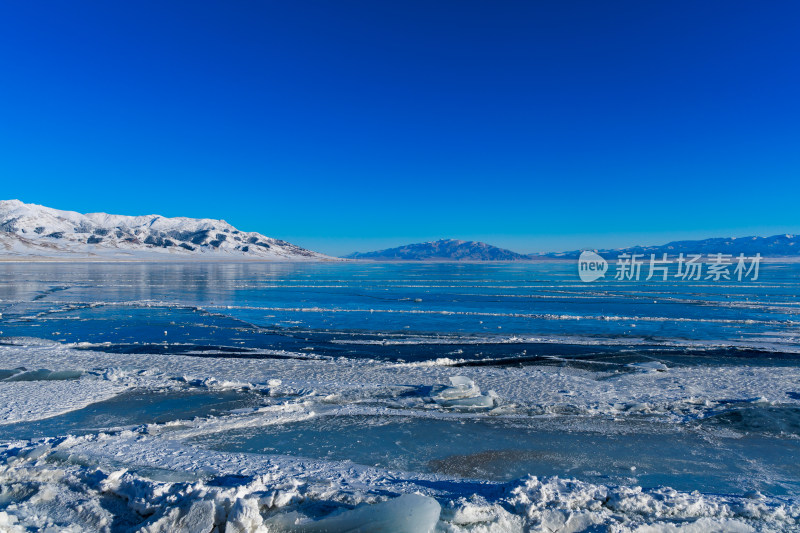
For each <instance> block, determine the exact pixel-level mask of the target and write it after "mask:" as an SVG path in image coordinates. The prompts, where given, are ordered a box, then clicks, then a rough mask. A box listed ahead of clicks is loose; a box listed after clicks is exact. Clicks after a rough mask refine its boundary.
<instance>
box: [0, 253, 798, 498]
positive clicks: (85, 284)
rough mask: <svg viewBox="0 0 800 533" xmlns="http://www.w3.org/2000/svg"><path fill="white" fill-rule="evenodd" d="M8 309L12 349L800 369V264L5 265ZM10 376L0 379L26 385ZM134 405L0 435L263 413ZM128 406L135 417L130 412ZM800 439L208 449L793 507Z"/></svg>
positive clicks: (322, 440)
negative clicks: (754, 495)
mask: <svg viewBox="0 0 800 533" xmlns="http://www.w3.org/2000/svg"><path fill="white" fill-rule="evenodd" d="M0 313H2V316H1V317H0V332H1V333H0V342H4V343H11V344H13V343H18V342H21V341H19V337H39V338H44V339H50V340H55V341H58V342H83V343H89V346H88V348H90V349H93V350H104V351H109V352H116V353H124V354H128V355H129V356H130V357H132V358H135V357H136V356H137V355H138V354H141V353H159V354H164V356H165V357H185V356H192V357H211V358H220V357H253V358H260V357H276V356H275V355H271V354H266V353H263V352H262V350H265V349H270V350H274V349H281V350H287V351H289V352H292V353H291V354H288V355H282V356H283V357H339V356H344V357H352V358H373V359H384V360H402V361H419V360H427V359H436V358H440V357H449V358H453V359H461V360H463V363H462V364H464V365H567V366H569V365H572V366H576V367H579V368H582V369H587V370H602V371H603V372H606V371H608V370H611V369H616V370H618V371H620V372H631V371H634V370H632V367H630V366H629V364H630V363H636V362H650V361H654V360H656V361H660V362H662V363H664V364H665V365H666V366H667V367H673V366H679V365H690V366H697V367H698V371H702V367H706V366H715V365H738V366H745V367H747V366H768V367H775V368H776V371H780V367H794V366H796V365H797V364H798V355H797V353H796V352H797V348H798V342H797V341H798V333H797V332H798V325H799V324H800V316H798V315H800V265H797V264H772V263H770V264H764V265H762V269H761V276H760V279H759V280H758V281H744V282H735V281H732V282H713V281H706V280H702V281H699V282H693V281H681V280H670V281H667V282H661V281H652V282H644V281H641V282H621V281H615V280H613V279H605V280H600V281H597V282H595V283H591V284H584V283H582V282H580V281H579V279H578V276H577V270H576V265H574V264H571V263H569V264H560V263H558V264H553V263H550V264H528V263H525V264H522V263H519V264H514V263H502V264H501V263H498V264H407V263H406V264H389V263H376V264H367V263H327V264H270V263H224V264H223V263H194V264H192V263H139V264H92V263H84V264H80V263H71V264H56V263H49V264H48V263H45V264H10V263H5V264H0ZM498 341H502V342H498ZM7 370H9V373H8V375H5V374H4V375H3V379H5V378H7V377H10V376H12V375H14V372H11V370H12V369H7ZM600 379H602V378H600ZM130 394H133V395H134V396H130V397H127V398H124V397H121V398H122V400H120V399H113V400H110V401H107V402H101V403H98V404H95V405H92V406H89V407H87V408H86V409H84V410H81V411H76V412H74V413H68V414H66V415H62V416H60V417H54V418H52V419H47V420H42V421H38V422H35V423H28V424H14V425H9V426H5V427H3V426H0V436H2V434H3V432H4V431H5V432H6V436H9V437H11V436H14V437H15V438H34V437H38V436H44V435H59V434H64V433H81V432H92V431H99V430H100V429H101V428H107V427H111V426H120V425H135V424H144V423H159V422H164V421H167V420H179V419H190V418H192V417H194V416H206V415H208V414H209V413H211V414H213V413H223V412H225V411H226V410H229V409H233V408H236V407H237V406H248V405H251V402H253V401H256V402H257V401H258V400H257V399H255V400H254V399H253V397H251V396H247V395H245V396H244V397H240V396H237V395H236V394H239V393H236V394H233V395H232V396H227V395H226V394H227V393H225V394H222V393H219V394H218V393H211V392H208V393H198V392H196V391H195V392H190V391H176V392H171V393H168V394H163V395H161V396H159V395H158V394H155V395H152V396H150V394H152V393H147V394H140V393H137V392H133V393H130ZM136 394H140V395H139V396H135V395H136ZM796 394H797V395H800V386H799V387H798V391H797V392H796ZM798 397H800V396H798ZM126 399H127V400H131V399H135V400H136V401H138V402H141V403H140V404H138V405H139V407H140V408H138V409H135V410H132V409H130V408H129V405H130V404H126V403H125V400H126ZM791 399H795V400H796V399H797V398H795V397H793V396H791V395H790V397H789V398H787V400H791ZM731 431H733V432H734V433H735V436H731V434H730V432H731ZM354 436H357V438H355V437H354ZM798 442H799V440H798V411H797V409H796V408H795V407H792V406H782V405H778V406H768V405H756V404H753V405H750V406H748V407H742V408H732V409H730V410H728V411H724V412H722V413H720V414H718V415H715V416H714V417H711V418H710V419H708V420H705V421H701V422H694V423H691V424H690V423H686V424H668V423H663V422H654V421H652V420H640V421H631V420H628V421H625V422H614V421H609V420H604V419H597V420H590V421H588V422H587V421H580V423H578V422H576V421H575V420H574V419H568V418H565V419H563V420H556V419H550V420H548V421H547V422H546V423H539V422H536V421H534V420H527V421H523V422H521V423H519V424H517V425H513V424H511V423H508V422H501V421H491V420H483V419H482V420H471V419H466V420H462V421H454V420H449V419H436V418H421V417H408V418H406V419H403V418H395V417H391V418H385V419H384V418H371V417H349V418H348V417H339V418H330V417H319V418H315V419H312V420H309V421H305V422H300V423H294V424H285V425H280V426H275V427H271V428H267V429H262V430H259V431H253V430H234V431H231V432H228V433H221V434H217V435H206V436H203V437H201V438H200V440H199V442H198V444H200V445H203V446H209V447H214V448H218V449H223V450H229V451H234V450H236V451H248V452H253V453H281V454H295V455H303V456H311V457H323V458H332V459H346V460H352V461H354V462H357V463H361V464H368V465H375V464H376V465H380V466H382V467H385V468H389V469H393V470H397V471H400V470H420V471H426V472H438V473H443V474H447V475H454V476H464V477H470V478H479V479H494V480H501V479H502V480H505V479H510V478H513V477H516V476H519V475H524V474H528V473H533V474H538V475H547V474H555V475H567V476H575V477H578V478H582V479H587V480H592V481H598V482H603V483H607V482H617V483H639V484H643V485H646V486H657V485H661V484H665V485H670V486H673V487H676V488H684V489H686V490H694V489H700V490H708V491H711V492H731V493H739V494H741V493H743V492H745V491H747V490H751V489H757V490H762V491H764V492H766V493H771V494H798V493H800V487H798V485H799V484H800V472H799V471H798V468H797V466H796V465H797V464H798V463H800V454H799V451H798V445H797V443H798ZM631 467H636V469H635V470H631Z"/></svg>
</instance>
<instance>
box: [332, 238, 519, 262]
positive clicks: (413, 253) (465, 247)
mask: <svg viewBox="0 0 800 533" xmlns="http://www.w3.org/2000/svg"><path fill="white" fill-rule="evenodd" d="M345 257H346V258H347V259H369V260H371V261H528V260H530V258H529V257H527V256H524V255H522V254H518V253H516V252H512V251H511V250H506V249H504V248H498V247H497V246H492V245H490V244H486V243H485V242H477V241H459V240H456V239H442V240H439V241H435V242H421V243H417V244H407V245H406V246H399V247H397V248H389V249H386V250H379V251H377V252H356V253H353V254H350V255H347V256H345Z"/></svg>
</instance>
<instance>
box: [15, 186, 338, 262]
mask: <svg viewBox="0 0 800 533" xmlns="http://www.w3.org/2000/svg"><path fill="white" fill-rule="evenodd" d="M35 257H42V258H64V259H69V258H75V259H109V260H114V259H118V260H126V259H127V260H137V259H138V260H142V259H151V260H160V259H190V258H198V259H258V260H272V261H319V260H329V259H332V258H330V257H328V256H325V255H322V254H319V253H316V252H312V251H309V250H306V249H304V248H300V247H299V246H295V245H293V244H290V243H288V242H285V241H281V240H277V239H271V238H269V237H265V236H264V235H261V234H260V233H252V232H250V233H246V232H242V231H239V230H237V229H236V228H234V227H233V226H231V225H230V224H228V223H227V222H225V221H224V220H212V219H207V218H202V219H198V218H184V217H178V218H165V217H162V216H159V215H144V216H136V217H130V216H123V215H109V214H107V213H88V214H85V215H84V214H81V213H76V212H73V211H59V210H57V209H50V208H48V207H43V206H40V205H35V204H25V203H23V202H20V201H19V200H1V201H0V259H15V258H17V259H24V258H35Z"/></svg>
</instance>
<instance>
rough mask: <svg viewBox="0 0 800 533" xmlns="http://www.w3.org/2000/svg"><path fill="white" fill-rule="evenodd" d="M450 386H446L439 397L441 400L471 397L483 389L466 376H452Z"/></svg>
mask: <svg viewBox="0 0 800 533" xmlns="http://www.w3.org/2000/svg"><path fill="white" fill-rule="evenodd" d="M450 384H451V386H450V387H445V388H444V389H442V390H441V391H439V394H437V398H438V399H441V400H454V399H458V398H471V397H473V396H476V395H478V394H480V393H481V390H480V389H479V388H478V387H477V386H476V385H475V382H474V381H472V380H471V379H469V378H468V377H465V376H452V377H451V378H450Z"/></svg>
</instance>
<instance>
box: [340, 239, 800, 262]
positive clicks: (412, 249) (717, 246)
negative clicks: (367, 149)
mask: <svg viewBox="0 0 800 533" xmlns="http://www.w3.org/2000/svg"><path fill="white" fill-rule="evenodd" d="M581 251H582V250H572V251H569V252H552V253H545V254H528V255H523V254H519V253H516V252H512V251H511V250H506V249H505V248H498V247H497V246H492V245H490V244H486V243H485V242H476V241H459V240H455V239H442V240H439V241H434V242H423V243H417V244H408V245H406V246H398V247H397V248H389V249H386V250H378V251H376V252H363V253H362V252H356V253H353V254H350V255H347V256H345V258H347V259H367V260H371V261H535V260H540V261H541V260H545V261H546V260H554V259H577V258H578V256H579V255H580V254H581ZM595 251H596V252H598V253H599V254H601V255H603V254H605V255H609V256H611V257H614V256H616V255H619V254H622V253H629V254H644V255H645V256H649V255H650V254H656V255H660V254H664V253H666V254H669V255H677V254H680V253H683V254H702V255H707V254H717V253H723V254H733V255H738V254H742V253H743V254H745V255H747V256H752V255H755V254H757V253H760V254H761V255H762V256H763V257H798V256H800V236H797V235H773V236H772V237H738V238H737V237H722V238H714V239H703V240H696V241H673V242H670V243H667V244H664V245H660V246H631V247H629V248H619V249H604V250H595Z"/></svg>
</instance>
